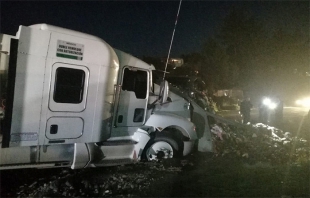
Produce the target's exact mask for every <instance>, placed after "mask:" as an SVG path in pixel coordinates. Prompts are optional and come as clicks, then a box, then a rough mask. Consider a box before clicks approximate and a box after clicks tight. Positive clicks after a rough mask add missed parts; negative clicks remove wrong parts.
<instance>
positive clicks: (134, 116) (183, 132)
mask: <svg viewBox="0 0 310 198" xmlns="http://www.w3.org/2000/svg"><path fill="white" fill-rule="evenodd" d="M0 39H1V49H0V54H1V67H0V69H1V90H0V92H1V95H0V97H1V101H2V113H3V118H1V138H0V139H1V149H0V169H17V168H55V167H70V168H72V169H80V168H87V167H101V166H112V165H120V164H127V163H133V162H136V161H139V160H141V159H146V160H159V159H164V158H172V157H177V156H184V155H187V154H189V153H190V152H191V151H192V150H193V147H194V143H195V141H197V140H198V139H197V132H196V130H195V125H194V124H193V122H192V119H193V114H194V113H193V111H194V110H193V109H194V108H193V105H192V104H191V101H189V100H188V99H186V98H184V97H182V96H180V95H178V94H175V93H173V92H169V85H168V82H167V81H165V80H163V81H162V82H161V83H160V84H156V83H154V82H153V79H152V71H154V70H155V67H154V66H153V65H149V64H147V63H145V62H143V61H142V60H139V59H138V58H136V57H134V56H132V55H130V54H128V53H125V52H122V51H120V50H118V49H114V48H113V47H111V46H110V45H109V44H108V43H106V42H105V41H104V40H102V39H100V38H98V37H96V36H92V35H89V34H85V33H82V32H77V31H74V30H69V29H65V28H61V27H56V26H52V25H47V24H36V25H31V26H22V25H21V26H19V29H18V31H17V33H16V35H15V36H11V35H6V34H1V35H0ZM3 101H5V102H3ZM3 104H5V105H3Z"/></svg>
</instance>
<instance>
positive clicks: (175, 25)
mask: <svg viewBox="0 0 310 198" xmlns="http://www.w3.org/2000/svg"><path fill="white" fill-rule="evenodd" d="M181 3H182V0H180V4H179V9H178V13H177V18H176V20H175V23H174V29H173V33H172V38H171V42H170V47H169V52H168V57H167V61H166V66H165V72H164V77H163V80H164V79H165V76H166V71H167V65H168V60H169V57H170V51H171V46H172V42H173V38H174V32H175V28H176V27H177V23H178V18H179V13H180V8H181Z"/></svg>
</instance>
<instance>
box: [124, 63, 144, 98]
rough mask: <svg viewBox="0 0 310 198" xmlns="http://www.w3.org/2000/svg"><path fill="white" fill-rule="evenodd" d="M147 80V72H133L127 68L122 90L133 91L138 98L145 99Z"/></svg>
mask: <svg viewBox="0 0 310 198" xmlns="http://www.w3.org/2000/svg"><path fill="white" fill-rule="evenodd" d="M147 78H148V77H147V72H146V71H141V70H138V71H132V70H129V69H128V68H125V70H124V76H123V84H122V90H126V91H133V92H135V94H136V97H137V98H139V99H144V98H146V94H147V85H148V83H147Z"/></svg>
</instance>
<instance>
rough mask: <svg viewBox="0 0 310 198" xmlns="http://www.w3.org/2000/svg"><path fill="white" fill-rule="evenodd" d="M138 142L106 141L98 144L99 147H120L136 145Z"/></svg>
mask: <svg viewBox="0 0 310 198" xmlns="http://www.w3.org/2000/svg"><path fill="white" fill-rule="evenodd" d="M137 143H138V142H136V141H134V140H113V141H105V142H98V143H96V144H97V145H98V146H118V145H134V144H137Z"/></svg>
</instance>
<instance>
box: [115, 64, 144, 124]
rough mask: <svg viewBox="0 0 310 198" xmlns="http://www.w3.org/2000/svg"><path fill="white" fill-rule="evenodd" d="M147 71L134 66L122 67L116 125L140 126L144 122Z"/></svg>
mask: <svg viewBox="0 0 310 198" xmlns="http://www.w3.org/2000/svg"><path fill="white" fill-rule="evenodd" d="M148 79H149V72H148V71H147V70H141V69H138V68H135V67H125V68H124V69H123V75H122V82H121V85H122V87H121V90H120V98H119V103H118V107H117V116H116V120H115V125H116V126H141V125H143V123H144V122H145V117H146V110H147V102H148V92H149V90H148V89H149V81H148Z"/></svg>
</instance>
